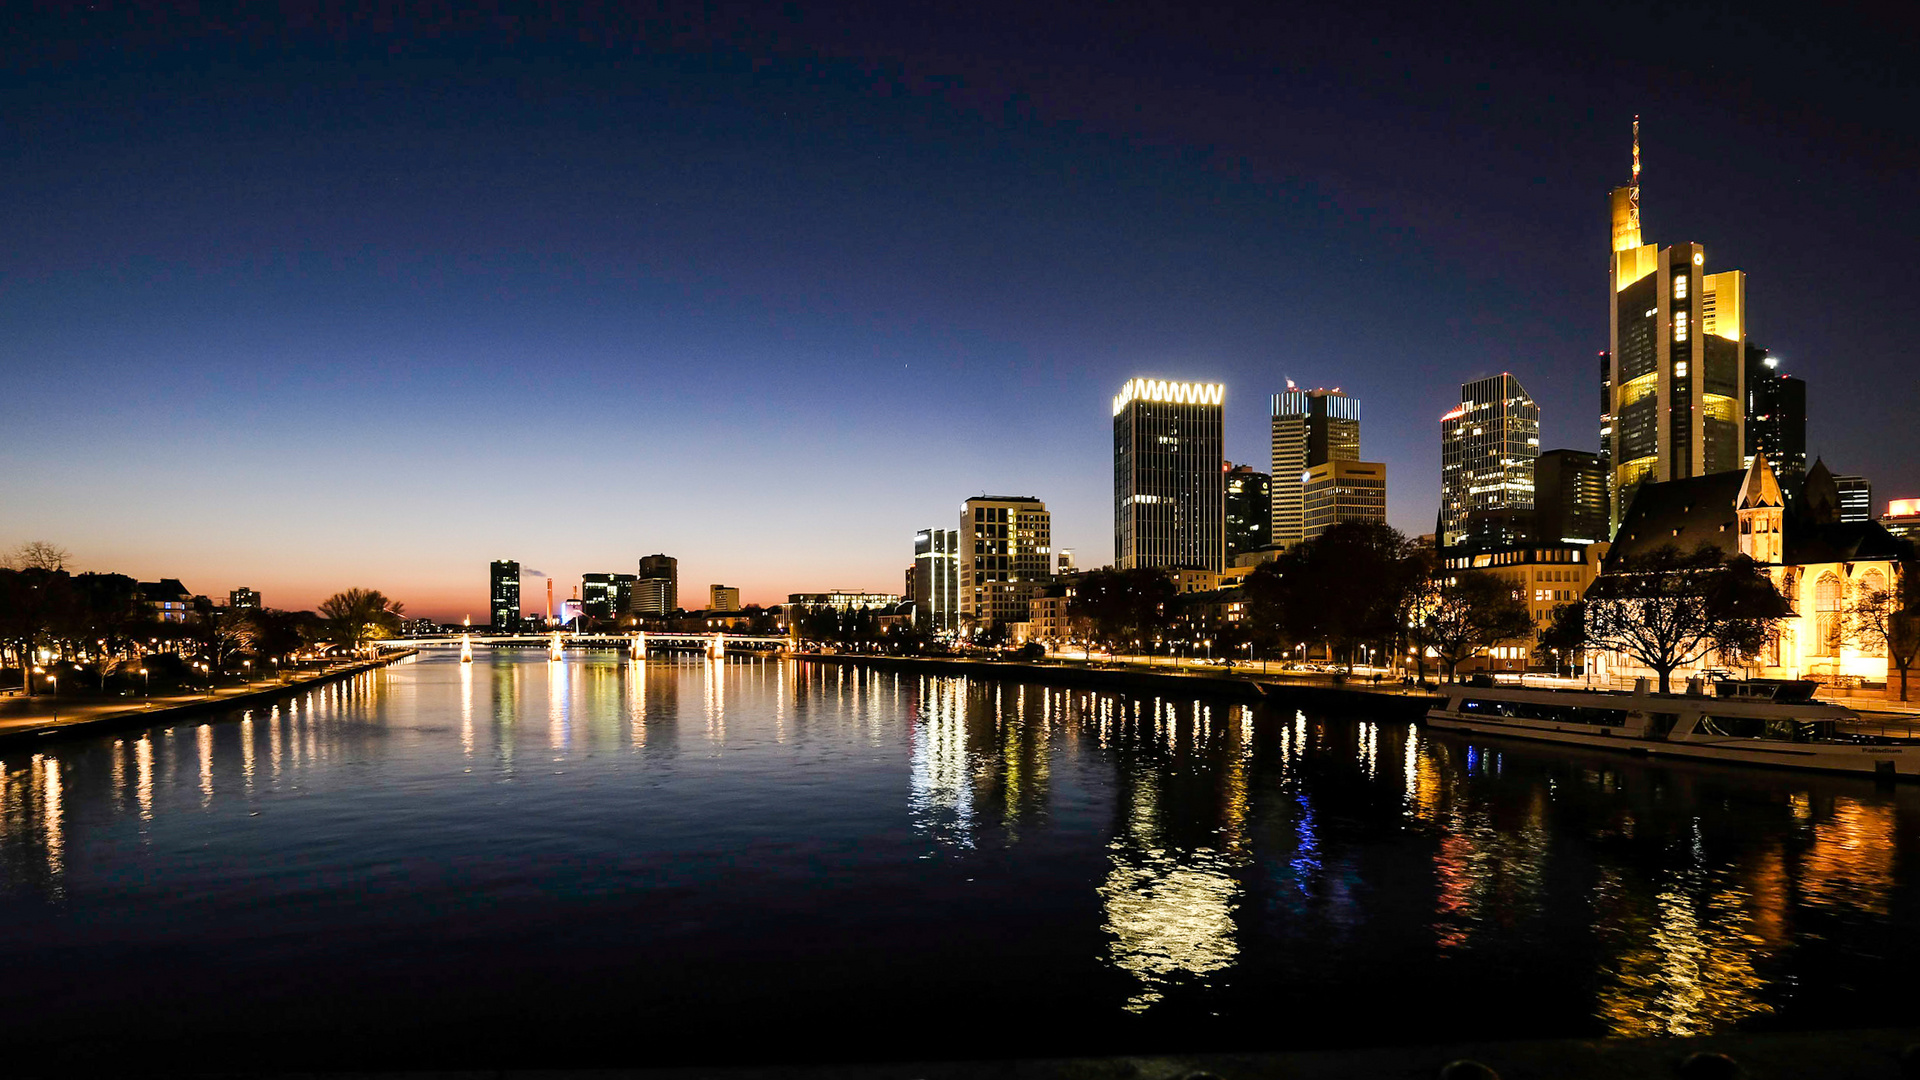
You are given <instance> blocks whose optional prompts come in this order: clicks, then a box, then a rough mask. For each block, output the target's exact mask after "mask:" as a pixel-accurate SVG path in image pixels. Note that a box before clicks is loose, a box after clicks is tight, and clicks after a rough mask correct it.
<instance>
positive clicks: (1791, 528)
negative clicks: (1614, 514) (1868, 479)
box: [1606, 469, 1914, 570]
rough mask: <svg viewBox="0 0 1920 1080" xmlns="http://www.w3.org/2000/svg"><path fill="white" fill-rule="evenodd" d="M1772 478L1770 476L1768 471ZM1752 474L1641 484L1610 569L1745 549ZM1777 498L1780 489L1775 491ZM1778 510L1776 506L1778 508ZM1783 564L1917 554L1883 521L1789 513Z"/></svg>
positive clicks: (1617, 535) (1608, 565)
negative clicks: (1657, 556) (1631, 561)
mask: <svg viewBox="0 0 1920 1080" xmlns="http://www.w3.org/2000/svg"><path fill="white" fill-rule="evenodd" d="M1769 475H1770V472H1769ZM1752 478H1753V470H1752V469H1748V470H1745V471H1742V470H1738V469H1736V470H1733V471H1730V472H1722V473H1709V474H1708V475H1706V476H1695V477H1690V478H1688V479H1685V480H1670V481H1668V482H1666V483H1664V484H1641V485H1640V487H1639V490H1638V491H1636V492H1635V493H1634V496H1633V502H1632V503H1630V504H1629V505H1628V506H1627V512H1626V514H1625V515H1623V516H1622V517H1621V519H1620V528H1619V530H1618V531H1617V532H1615V533H1614V536H1613V548H1612V550H1610V551H1608V552H1607V562H1606V568H1607V569H1609V570H1611V569H1613V568H1614V566H1615V565H1616V564H1617V562H1618V560H1620V559H1623V558H1628V557H1631V556H1635V555H1643V554H1645V553H1647V552H1649V551H1652V550H1654V549H1655V548H1658V547H1662V546H1664V545H1667V544H1671V545H1673V546H1674V547H1676V548H1679V549H1680V550H1681V551H1693V550H1695V549H1697V548H1699V547H1702V546H1710V547H1717V548H1719V549H1721V550H1722V551H1725V552H1726V553H1727V554H1729V555H1733V554H1737V553H1738V552H1739V551H1740V515H1739V510H1738V507H1739V506H1740V505H1741V503H1742V501H1743V500H1745V499H1746V498H1747V497H1748V490H1747V489H1748V487H1749V483H1750V481H1751V480H1752ZM1774 497H1775V498H1776V499H1777V498H1778V485H1777V484H1776V485H1775V487H1774ZM1776 505H1777V504H1776ZM1781 523H1782V525H1783V527H1784V532H1785V536H1784V537H1783V548H1784V550H1783V555H1784V561H1785V563H1786V564H1787V565H1789V566H1806V565H1811V564H1814V563H1830V562H1853V561H1856V560H1861V559H1901V558H1913V557H1914V556H1913V548H1912V546H1911V545H1910V544H1909V543H1908V542H1907V541H1905V540H1902V539H1900V538H1899V537H1896V536H1894V535H1893V534H1892V533H1890V532H1888V531H1887V529H1886V526H1884V525H1882V524H1880V523H1879V522H1877V521H1844V522H1843V521H1821V520H1818V519H1817V518H1810V517H1809V516H1808V515H1806V514H1804V513H1802V512H1800V511H1799V508H1798V507H1790V508H1788V509H1787V510H1786V512H1785V513H1784V514H1783V515H1782V521H1781Z"/></svg>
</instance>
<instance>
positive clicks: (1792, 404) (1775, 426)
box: [1744, 342, 1807, 498]
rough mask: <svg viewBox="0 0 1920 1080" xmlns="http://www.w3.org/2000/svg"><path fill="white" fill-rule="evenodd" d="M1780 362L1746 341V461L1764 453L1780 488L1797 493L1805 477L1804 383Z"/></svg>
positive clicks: (1788, 494)
mask: <svg viewBox="0 0 1920 1080" xmlns="http://www.w3.org/2000/svg"><path fill="white" fill-rule="evenodd" d="M1779 367H1780V361H1779V360H1778V359H1777V358H1776V357H1774V356H1772V355H1771V354H1769V353H1768V352H1767V350H1765V349H1763V348H1761V347H1760V346H1758V345H1755V344H1753V343H1752V342H1748V343H1747V446H1746V458H1745V462H1744V463H1745V464H1747V465H1752V464H1753V458H1754V455H1756V454H1765V455H1766V456H1767V464H1768V465H1769V466H1771V467H1772V468H1773V475H1774V476H1775V478H1777V479H1778V480H1779V481H1780V490H1781V491H1783V492H1785V493H1786V495H1787V497H1788V498H1792V497H1793V496H1795V495H1797V494H1799V493H1800V485H1801V483H1802V482H1804V481H1805V480H1806V478H1807V384H1806V382H1805V381H1803V380H1801V379H1796V378H1794V377H1793V376H1791V375H1785V374H1782V373H1781V372H1780V370H1779Z"/></svg>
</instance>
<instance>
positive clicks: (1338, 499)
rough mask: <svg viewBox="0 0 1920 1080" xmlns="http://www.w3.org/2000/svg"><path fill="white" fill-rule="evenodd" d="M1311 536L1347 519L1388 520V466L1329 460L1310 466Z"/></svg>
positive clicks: (1308, 503)
mask: <svg viewBox="0 0 1920 1080" xmlns="http://www.w3.org/2000/svg"><path fill="white" fill-rule="evenodd" d="M1306 489H1307V490H1306V497H1307V536H1306V538H1307V539H1308V540H1312V539H1313V538H1315V537H1317V536H1319V535H1320V534H1321V533H1324V532H1326V531H1327V530H1328V529H1331V528H1333V527H1334V526H1335V525H1338V524H1340V523H1341V522H1343V521H1380V522H1384V521H1386V520H1387V466H1386V465H1385V463H1383V462H1378V461H1329V462H1326V463H1325V464H1321V465H1315V466H1313V467H1312V468H1310V469H1308V470H1307V482H1306Z"/></svg>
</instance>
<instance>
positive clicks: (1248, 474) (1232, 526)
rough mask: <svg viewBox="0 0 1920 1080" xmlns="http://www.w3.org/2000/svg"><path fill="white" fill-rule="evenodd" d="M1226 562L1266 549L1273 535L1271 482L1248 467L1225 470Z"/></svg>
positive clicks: (1234, 467)
mask: <svg viewBox="0 0 1920 1080" xmlns="http://www.w3.org/2000/svg"><path fill="white" fill-rule="evenodd" d="M1226 482H1227V492H1226V508H1227V558H1229V559H1231V558H1233V557H1234V556H1235V555H1240V554H1244V553H1246V552H1249V551H1256V550H1258V549H1260V548H1263V547H1266V546H1267V544H1268V543H1269V542H1270V538H1271V536H1272V534H1273V489H1272V478H1271V477H1269V476H1268V475H1267V474H1266V473H1263V472H1260V471H1258V470H1256V469H1255V468H1254V467H1253V466H1251V465H1228V466H1227V476H1226Z"/></svg>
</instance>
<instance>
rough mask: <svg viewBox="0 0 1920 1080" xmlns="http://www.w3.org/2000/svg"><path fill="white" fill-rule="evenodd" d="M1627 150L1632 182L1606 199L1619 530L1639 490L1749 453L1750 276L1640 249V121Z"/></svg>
mask: <svg viewBox="0 0 1920 1080" xmlns="http://www.w3.org/2000/svg"><path fill="white" fill-rule="evenodd" d="M1633 148H1634V149H1633V183H1632V184H1631V185H1629V186H1627V187H1622V188H1615V189H1614V191H1613V194H1612V196H1611V199H1610V210H1611V214H1612V221H1613V254H1612V257H1611V258H1610V259H1609V261H1608V278H1609V283H1610V285H1611V286H1612V289H1611V295H1612V297H1613V303H1612V304H1611V305H1610V310H1609V313H1608V314H1609V318H1608V324H1609V330H1608V339H1609V344H1610V346H1611V348H1610V349H1609V350H1608V351H1609V352H1610V353H1611V354H1612V357H1613V364H1612V368H1611V370H1610V371H1609V373H1608V374H1609V377H1610V382H1611V384H1612V385H1611V387H1610V390H1609V394H1610V397H1611V400H1612V408H1611V409H1610V410H1608V411H1609V412H1610V413H1611V414H1612V416H1613V434H1612V439H1611V442H1610V443H1609V445H1608V451H1607V456H1608V457H1609V458H1610V459H1611V462H1612V465H1613V473H1614V477H1613V493H1612V494H1613V514H1614V516H1615V518H1616V522H1615V523H1616V524H1617V523H1618V521H1617V519H1618V517H1619V516H1620V515H1621V514H1623V513H1624V512H1625V506H1626V503H1627V496H1628V494H1629V493H1630V491H1631V490H1632V489H1633V488H1634V487H1635V486H1636V485H1638V484H1640V483H1641V482H1643V481H1651V482H1656V483H1658V482H1662V481H1668V480H1684V479H1686V478H1688V477H1692V476H1705V475H1707V474H1709V473H1716V472H1729V471H1732V470H1734V469H1738V468H1739V467H1740V462H1741V459H1742V457H1743V455H1744V453H1745V424H1746V408H1745V404H1744V401H1745V397H1746V390H1745V381H1746V378H1745V376H1746V360H1745V352H1746V277H1745V275H1743V274H1742V273H1741V272H1740V271H1738V270H1726V271H1722V272H1721V273H1718V274H1709V273H1707V272H1706V263H1707V253H1706V249H1705V248H1703V247H1701V246H1700V245H1699V244H1675V245H1673V246H1672V247H1665V248H1663V247H1658V246H1656V245H1653V244H1643V243H1641V237H1640V136H1639V121H1638V120H1635V121H1634V141H1633Z"/></svg>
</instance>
